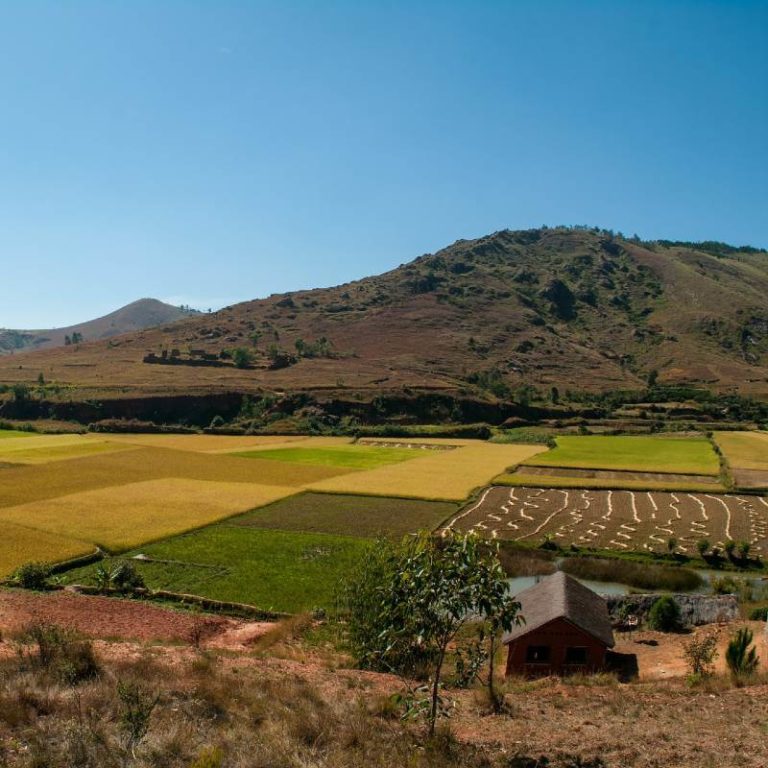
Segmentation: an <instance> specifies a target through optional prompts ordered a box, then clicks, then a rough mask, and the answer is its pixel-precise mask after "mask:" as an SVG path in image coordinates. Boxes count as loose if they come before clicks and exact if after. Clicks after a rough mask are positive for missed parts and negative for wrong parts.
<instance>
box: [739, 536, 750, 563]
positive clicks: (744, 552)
mask: <svg viewBox="0 0 768 768" xmlns="http://www.w3.org/2000/svg"><path fill="white" fill-rule="evenodd" d="M750 549H751V545H750V543H749V542H748V541H740V542H739V558H740V559H741V560H746V559H747V558H748V557H749V550H750Z"/></svg>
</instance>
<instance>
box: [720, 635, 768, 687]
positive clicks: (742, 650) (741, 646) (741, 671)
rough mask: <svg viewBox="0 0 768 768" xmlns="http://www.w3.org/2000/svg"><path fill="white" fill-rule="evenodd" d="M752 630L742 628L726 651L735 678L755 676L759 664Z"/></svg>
mask: <svg viewBox="0 0 768 768" xmlns="http://www.w3.org/2000/svg"><path fill="white" fill-rule="evenodd" d="M752 637H753V635H752V630H751V629H749V628H748V627H742V628H741V629H739V630H738V631H737V632H736V634H735V635H734V636H733V637H732V638H731V641H730V642H729V643H728V648H727V650H726V651H725V660H726V662H727V663H728V669H730V670H731V674H732V675H733V676H734V677H746V676H749V675H752V674H754V672H755V670H756V669H757V665H758V663H759V661H760V660H759V659H758V657H757V650H756V649H755V646H754V645H752Z"/></svg>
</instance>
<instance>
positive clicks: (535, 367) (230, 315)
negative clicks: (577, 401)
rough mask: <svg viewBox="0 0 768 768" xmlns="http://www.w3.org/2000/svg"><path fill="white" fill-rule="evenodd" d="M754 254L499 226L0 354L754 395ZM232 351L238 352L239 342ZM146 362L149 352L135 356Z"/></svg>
mask: <svg viewBox="0 0 768 768" xmlns="http://www.w3.org/2000/svg"><path fill="white" fill-rule="evenodd" d="M767 293H768V255H766V253H765V252H762V251H756V250H755V249H748V248H745V249H733V248H730V247H727V246H721V244H714V245H713V244H707V243H705V244H702V245H701V247H697V246H696V245H695V244H686V243H682V244H679V243H670V242H663V243H662V242H656V243H647V242H640V241H632V240H627V239H622V238H620V237H616V236H613V235H612V234H610V233H607V232H604V231H601V230H586V229H566V228H555V229H541V230H527V231H517V232H513V231H502V232H497V233H494V234H492V235H489V236H487V237H483V238H479V239H477V240H466V241H458V242H456V243H454V244H453V245H451V246H449V247H448V248H445V249H443V250H441V251H439V252H437V253H435V254H429V255H425V256H422V257H420V258H418V259H416V260H415V261H413V262H411V263H409V264H405V265H402V266H400V267H398V268H397V269H394V270H392V271H391V272H387V273H385V274H382V275H378V276H375V277H368V278H365V279H362V280H359V281H356V282H353V283H348V284H345V285H342V286H338V287H335V288H327V289H318V290H312V291H299V292H296V293H292V294H285V295H276V296H271V297H269V298H267V299H263V300H258V301H251V302H246V303H243V304H238V305H236V306H233V307H228V308H225V309H223V310H221V311H219V312H216V313H214V314H210V315H201V316H196V317H191V318H188V319H186V320H182V321H180V322H177V323H174V324H172V325H165V326H160V327H158V328H154V329H152V330H145V331H139V332H136V333H132V334H130V335H127V336H122V337H120V338H119V339H114V340H111V341H110V342H109V343H107V342H93V343H85V344H82V345H79V346H77V347H74V346H69V347H66V348H61V349H54V350H47V351H40V352H34V353H27V354H25V355H23V357H19V356H14V357H13V359H10V358H7V359H3V360H0V383H6V384H9V385H10V384H13V383H15V382H19V381H24V382H33V381H35V380H36V378H37V376H38V374H39V373H40V372H41V371H44V372H45V376H46V379H49V380H56V381H59V382H62V383H63V384H70V385H74V386H76V387H77V388H78V391H79V392H81V393H85V394H98V396H100V397H113V398H114V397H128V396H133V395H138V396H146V395H150V394H160V393H162V394H168V393H177V394H181V393H184V394H189V393H195V394H198V393H206V392H207V393H211V392H222V391H236V392H239V393H242V392H253V393H256V392H263V391H264V390H265V389H266V390H271V391H282V392H286V391H287V392H299V391H301V392H308V391H309V392H323V393H325V394H326V395H328V396H330V395H329V393H335V394H337V395H341V396H350V395H355V396H359V397H362V398H364V399H369V400H370V399H373V398H375V397H376V395H377V394H380V393H392V392H404V391H430V392H434V391H443V392H448V393H461V392H477V393H480V394H481V395H482V396H483V397H487V398H490V399H493V398H494V397H503V398H507V397H510V396H511V395H512V394H514V393H515V391H516V390H518V389H519V388H520V387H524V386H528V385H533V386H536V387H538V388H540V389H543V390H545V391H549V389H550V388H551V387H557V388H558V389H559V390H561V391H562V390H565V389H566V388H574V387H576V388H578V389H582V390H592V391H607V390H614V389H618V388H631V389H638V388H640V387H642V386H643V385H644V384H645V382H646V381H647V380H648V379H649V377H651V378H655V377H657V376H658V380H659V381H660V382H663V383H680V382H695V383H699V384H703V385H706V386H708V387H711V388H713V389H717V390H720V391H733V390H735V391H739V392H741V393H742V394H754V395H758V396H766V395H768V309H766V305H765V295H766V294H767ZM236 350H239V351H236ZM145 361H146V362H145Z"/></svg>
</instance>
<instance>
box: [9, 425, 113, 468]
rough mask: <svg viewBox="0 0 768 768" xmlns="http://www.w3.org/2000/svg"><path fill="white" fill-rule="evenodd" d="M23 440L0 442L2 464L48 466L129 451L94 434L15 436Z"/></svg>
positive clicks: (27, 434)
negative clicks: (101, 454) (94, 455)
mask: <svg viewBox="0 0 768 768" xmlns="http://www.w3.org/2000/svg"><path fill="white" fill-rule="evenodd" d="M12 434H16V435H17V436H21V435H23V436H24V438H25V439H24V438H20V439H3V440H0V462H3V463H8V464H47V463H48V462H51V461H63V460H66V459H74V458H79V457H81V456H91V455H93V454H96V453H111V452H113V451H122V450H125V448H126V447H127V446H122V445H118V444H115V443H111V442H109V441H107V440H105V439H103V438H97V437H94V436H91V435H33V434H30V433H28V432H27V433H24V432H19V433H12Z"/></svg>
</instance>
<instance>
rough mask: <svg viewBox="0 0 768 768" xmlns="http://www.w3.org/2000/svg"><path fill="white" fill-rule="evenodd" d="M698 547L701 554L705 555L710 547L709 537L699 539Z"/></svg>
mask: <svg viewBox="0 0 768 768" xmlns="http://www.w3.org/2000/svg"><path fill="white" fill-rule="evenodd" d="M696 549H697V550H698V551H699V554H700V555H701V556H702V557H704V555H706V554H707V550H708V549H709V539H699V540H698V541H697V542H696Z"/></svg>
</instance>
